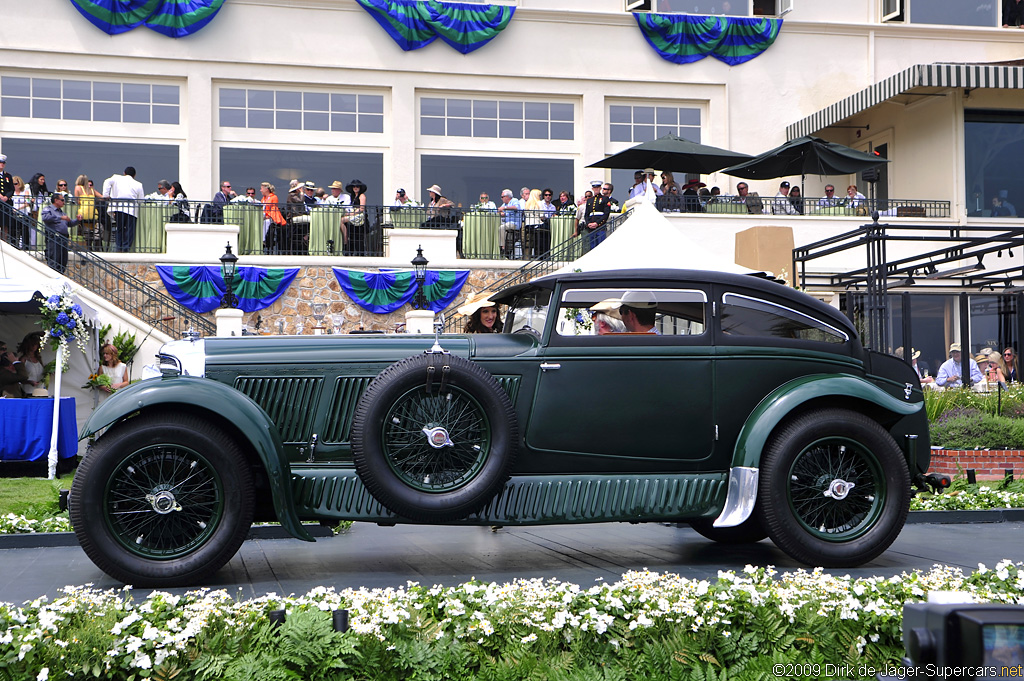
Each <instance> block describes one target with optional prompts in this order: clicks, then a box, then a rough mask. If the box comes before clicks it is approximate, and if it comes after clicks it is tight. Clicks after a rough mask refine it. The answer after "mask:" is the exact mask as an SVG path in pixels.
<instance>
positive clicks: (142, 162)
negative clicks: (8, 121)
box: [4, 136, 212, 216]
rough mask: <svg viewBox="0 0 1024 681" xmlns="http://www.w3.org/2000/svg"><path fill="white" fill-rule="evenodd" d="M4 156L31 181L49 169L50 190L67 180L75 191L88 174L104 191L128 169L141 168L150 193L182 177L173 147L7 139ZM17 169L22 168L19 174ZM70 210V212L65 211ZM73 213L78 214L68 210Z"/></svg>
mask: <svg viewBox="0 0 1024 681" xmlns="http://www.w3.org/2000/svg"><path fill="white" fill-rule="evenodd" d="M4 153H5V154H6V155H7V157H8V158H9V159H10V161H9V162H8V163H7V167H8V171H9V172H10V171H13V172H14V173H15V174H20V175H21V176H22V177H24V178H25V179H26V181H27V179H28V178H29V177H30V176H31V175H32V173H33V172H35V171H36V170H37V169H45V170H46V183H47V186H49V187H50V189H51V190H52V189H54V188H55V187H56V186H57V180H58V179H63V180H67V181H68V183H69V185H70V186H69V187H68V189H69V190H72V191H73V185H74V183H75V179H76V178H77V177H78V176H79V175H88V176H89V179H91V180H92V181H93V182H94V183H95V186H96V189H102V188H103V180H105V179H107V178H108V177H110V176H111V175H112V174H114V173H120V172H121V171H123V170H124V169H125V167H127V166H134V167H135V168H137V169H138V174H137V175H136V176H135V179H137V180H138V181H139V182H141V183H142V186H143V187H145V188H146V193H149V192H151V191H155V190H156V183H157V182H159V181H160V180H163V179H171V180H175V179H177V178H179V177H180V175H179V170H178V146H177V145H173V144H141V143H135V142H108V141H95V142H92V141H88V142H87V141H80V140H74V139H23V138H18V137H7V136H5V137H4ZM16 168H17V169H22V172H20V173H19V172H18V170H16ZM188 192H189V194H194V195H196V196H210V195H211V194H212V192H210V193H206V192H205V191H204V190H203V189H201V188H196V189H193V188H192V187H188ZM65 210H67V209H65ZM67 212H68V213H69V214H71V215H72V216H74V213H73V212H72V211H70V210H67Z"/></svg>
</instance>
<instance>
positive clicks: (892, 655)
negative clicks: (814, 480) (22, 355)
mask: <svg viewBox="0 0 1024 681" xmlns="http://www.w3.org/2000/svg"><path fill="white" fill-rule="evenodd" d="M127 588H128V587H126V589H127ZM936 590H942V591H960V592H964V593H966V594H967V596H968V598H970V599H972V600H973V601H975V602H998V603H1017V604H1024V563H1013V562H1012V561H1009V560H1003V561H1000V562H999V563H998V564H997V565H996V566H995V569H989V568H987V567H986V566H984V565H979V566H978V570H976V571H974V572H971V573H964V572H963V571H962V570H961V569H960V568H955V567H948V566H938V565H937V566H935V567H933V568H932V570H930V571H927V572H921V571H914V572H911V573H904V574H901V575H897V576H894V577H890V578H884V577H870V578H859V579H853V578H851V577H849V576H843V577H840V576H836V575H832V574H829V573H826V572H825V571H824V570H822V569H820V568H818V569H815V570H813V571H805V570H797V571H795V572H789V573H785V574H781V575H779V574H777V573H776V571H775V570H774V569H773V568H772V567H770V566H769V567H767V568H755V567H751V566H747V567H746V568H745V569H744V570H743V571H742V572H739V573H737V572H733V571H728V572H725V571H722V572H719V573H718V578H717V579H715V580H691V579H685V578H683V577H680V576H678V575H674V574H659V573H656V572H650V571H647V570H643V571H633V572H628V573H626V574H624V575H623V576H622V578H621V579H620V580H618V581H616V582H614V583H605V582H602V581H600V580H599V581H598V583H596V584H595V585H593V586H590V587H584V586H580V585H577V584H572V583H567V582H560V581H557V580H540V579H530V580H516V581H514V582H509V583H506V584H495V583H487V582H479V581H470V582H466V583H464V584H460V585H458V586H451V587H443V586H433V587H424V586H421V585H419V584H417V583H413V582H410V583H409V584H407V586H406V587H404V588H384V589H366V588H360V589H344V590H341V591H336V590H334V589H332V588H325V587H318V588H316V589H313V590H312V591H310V592H308V593H306V594H304V595H301V596H289V597H281V596H278V595H276V594H269V595H267V596H263V597H261V598H255V599H250V600H239V599H236V598H232V597H231V596H230V595H229V594H227V593H226V592H225V591H222V590H221V591H210V590H206V589H202V590H199V591H191V592H187V593H185V594H184V595H180V596H179V595H172V594H169V593H165V592H161V591H154V592H152V593H150V594H149V595H148V596H146V597H145V598H144V599H142V600H141V601H136V600H134V599H133V597H132V596H131V595H130V594H129V593H128V592H127V591H100V590H96V589H93V588H92V587H91V585H86V586H84V587H65V588H64V589H63V592H62V595H61V596H60V597H58V598H56V599H54V600H53V601H52V602H51V601H48V600H47V599H45V598H44V599H38V600H36V601H32V602H30V603H26V604H24V605H22V606H14V605H11V604H2V603H0V632H2V633H0V678H2V677H3V676H4V674H5V673H6V674H7V675H8V677H9V678H16V679H33V678H36V679H38V678H43V679H46V678H86V677H90V678H91V677H100V678H103V679H110V680H113V681H119V680H125V681H128V680H132V681H134V680H136V679H141V678H153V679H157V678H159V679H172V678H188V679H196V680H198V681H204V680H207V679H217V680H218V681H219V680H221V679H226V680H239V681H241V680H245V681H250V680H251V679H282V680H283V679H312V680H322V681H328V680H331V679H338V680H339V681H340V680H341V679H370V678H372V679H381V680H391V679H395V680H398V679H460V681H461V680H463V679H467V680H469V679H528V678H537V679H556V678H557V679H635V678H648V679H669V678H671V679H693V680H694V681H706V680H708V679H712V678H713V679H724V678H726V677H728V678H730V679H764V678H771V676H770V675H771V671H772V667H773V665H776V664H786V663H801V664H803V663H808V662H810V663H814V662H819V663H821V664H820V668H821V671H822V678H824V675H825V674H826V673H827V672H826V665H825V663H826V662H828V663H830V664H831V665H833V666H835V665H840V664H849V665H851V668H852V669H858V668H860V669H863V668H865V667H868V666H873V667H875V668H876V669H877V668H880V667H882V666H885V665H888V666H898V663H899V658H900V657H901V655H902V652H903V645H902V642H901V616H902V607H903V604H904V603H905V602H907V601H922V600H924V599H925V598H926V595H927V593H928V592H930V591H936ZM339 609H346V610H348V612H349V622H350V626H351V628H350V630H349V631H347V632H345V633H340V632H336V631H334V630H333V628H332V627H331V611H334V610H339ZM274 610H284V611H285V615H286V619H285V622H284V623H283V624H280V625H275V624H272V623H271V622H270V619H269V613H270V612H271V611H274ZM811 666H813V665H805V667H807V668H809V667H811Z"/></svg>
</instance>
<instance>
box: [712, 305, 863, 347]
mask: <svg viewBox="0 0 1024 681" xmlns="http://www.w3.org/2000/svg"><path fill="white" fill-rule="evenodd" d="M721 320H722V332H723V333H725V334H726V335H727V336H758V337H772V338H792V339H796V340H808V341H818V342H822V343H845V342H846V341H848V340H850V337H849V336H848V335H847V334H846V332H844V331H841V330H840V329H837V328H835V327H834V326H831V325H829V324H826V323H825V322H823V321H820V320H818V319H815V318H814V317H811V316H810V315H806V314H804V313H803V312H797V311H796V310H792V309H790V308H788V307H785V306H783V305H778V304H776V303H770V302H768V301H766V300H760V299H757V298H750V297H748V296H743V295H740V294H738V293H726V294H725V295H723V296H722V315H721Z"/></svg>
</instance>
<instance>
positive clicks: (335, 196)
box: [324, 180, 352, 206]
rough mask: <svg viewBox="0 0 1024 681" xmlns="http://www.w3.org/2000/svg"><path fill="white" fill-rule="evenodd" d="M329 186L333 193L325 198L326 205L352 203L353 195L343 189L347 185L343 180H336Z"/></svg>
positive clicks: (346, 204) (349, 204)
mask: <svg viewBox="0 0 1024 681" xmlns="http://www.w3.org/2000/svg"><path fill="white" fill-rule="evenodd" d="M327 188H328V189H330V190H331V195H330V196H328V197H327V198H326V199H324V205H325V206H351V205H352V197H351V196H349V195H348V194H346V193H345V192H343V191H342V190H343V189H344V188H345V185H343V184H342V183H341V180H335V181H334V182H332V183H331V184H330V186H329V187H327Z"/></svg>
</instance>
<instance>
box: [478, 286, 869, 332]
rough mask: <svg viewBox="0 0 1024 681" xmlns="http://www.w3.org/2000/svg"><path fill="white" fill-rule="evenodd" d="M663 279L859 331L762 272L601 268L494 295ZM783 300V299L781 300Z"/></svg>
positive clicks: (506, 298) (499, 298) (501, 298)
mask: <svg viewBox="0 0 1024 681" xmlns="http://www.w3.org/2000/svg"><path fill="white" fill-rule="evenodd" d="M639 280H644V281H650V280H655V281H657V280H661V281H670V282H679V281H695V282H701V283H706V284H719V285H722V286H730V287H736V288H744V289H748V290H753V291H756V292H763V293H765V294H766V295H768V296H771V297H773V298H775V299H776V301H778V302H782V300H784V301H788V302H792V303H794V304H796V305H799V306H801V307H804V308H810V309H812V310H814V311H815V312H816V313H818V314H819V315H820V316H821V317H824V318H827V319H828V320H829V321H830V322H831V323H832V324H833V325H835V326H837V327H839V328H841V329H843V330H844V331H846V332H847V333H849V334H850V336H851V337H856V336H857V330H856V329H855V328H854V326H853V324H852V323H851V322H850V320H849V319H847V317H846V316H845V315H843V314H842V313H841V312H840V311H839V310H837V309H836V308H834V307H832V306H831V305H827V304H826V303H824V302H822V301H820V300H818V299H817V298H815V297H814V296H810V295H808V294H806V293H804V292H802V291H797V290H796V289H794V288H791V287H789V286H787V285H785V284H783V283H781V282H778V281H776V280H774V279H769V278H767V277H765V276H764V275H763V274H762V273H755V274H734V273H731V272H718V271H713V270H683V269H680V270H669V269H625V270H601V271H597V272H562V273H558V274H548V275H545V276H543V277H538V278H537V279H534V280H532V281H530V282H528V283H525V284H518V285H516V286H511V287H509V288H507V289H504V290H502V291H500V292H498V293H495V294H494V295H492V296H491V300H493V301H494V302H496V303H508V302H510V301H511V300H512V298H514V297H515V296H516V295H517V294H518V293H519V292H521V291H525V290H527V289H531V288H540V289H554V288H555V284H557V283H559V282H579V283H584V282H607V283H612V282H628V281H639ZM780 299H782V300H780Z"/></svg>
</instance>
